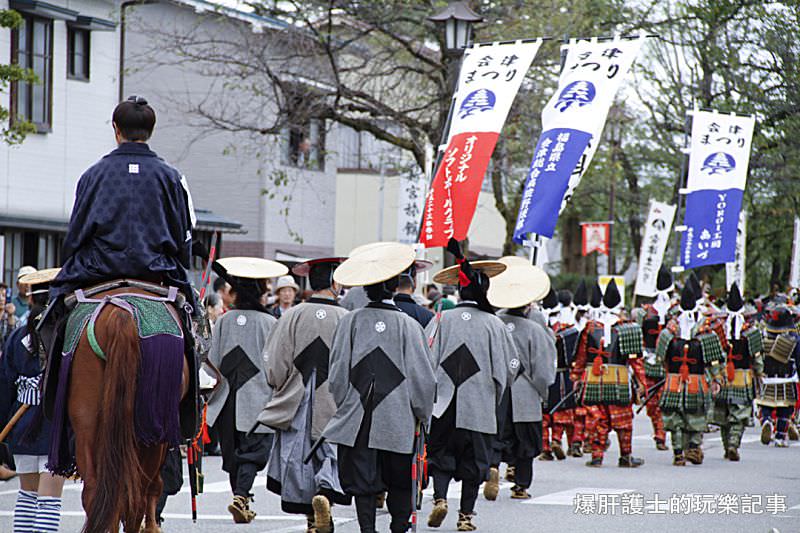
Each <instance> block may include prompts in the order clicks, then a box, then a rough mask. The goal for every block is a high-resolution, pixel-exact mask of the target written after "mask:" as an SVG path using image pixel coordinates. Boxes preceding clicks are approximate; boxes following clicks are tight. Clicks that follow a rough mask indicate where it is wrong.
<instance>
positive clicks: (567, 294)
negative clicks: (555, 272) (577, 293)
mask: <svg viewBox="0 0 800 533" xmlns="http://www.w3.org/2000/svg"><path fill="white" fill-rule="evenodd" d="M558 301H559V303H561V305H563V306H564V307H567V306H569V305H572V291H569V290H567V289H561V290H560V291H558Z"/></svg>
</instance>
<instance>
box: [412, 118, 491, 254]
mask: <svg viewBox="0 0 800 533" xmlns="http://www.w3.org/2000/svg"><path fill="white" fill-rule="evenodd" d="M498 137H499V134H498V133H488V132H472V133H461V134H459V135H456V136H455V137H453V138H452V139H451V141H450V144H449V146H448V147H447V150H445V152H444V156H443V157H442V163H441V165H439V171H438V172H437V173H436V176H435V177H434V179H433V185H432V186H431V189H430V191H429V192H428V197H427V198H426V205H425V221H424V223H423V227H422V235H421V236H420V241H421V242H423V243H425V247H426V248H431V247H434V246H446V245H447V241H448V240H450V238H451V237H454V238H455V239H456V240H459V241H463V240H464V239H466V238H467V232H468V231H469V226H470V224H471V223H472V216H473V214H474V213H475V206H476V205H477V204H478V196H479V195H480V193H481V185H482V184H483V175H484V174H485V173H486V168H487V167H488V166H489V160H490V159H491V157H492V152H493V151H494V147H495V145H496V144H497V139H498Z"/></svg>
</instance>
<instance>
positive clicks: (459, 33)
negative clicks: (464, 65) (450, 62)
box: [428, 0, 483, 55]
mask: <svg viewBox="0 0 800 533" xmlns="http://www.w3.org/2000/svg"><path fill="white" fill-rule="evenodd" d="M428 20H432V21H433V22H436V23H443V24H444V45H445V51H446V52H447V53H449V54H453V55H458V54H461V53H462V52H463V50H464V48H466V47H467V45H468V44H469V42H470V41H471V40H472V25H473V24H474V23H475V22H481V21H483V17H481V16H480V15H478V14H477V13H475V12H474V11H473V10H471V9H470V8H469V6H468V5H467V4H466V2H462V1H461V0H451V1H450V3H449V4H447V7H445V8H444V9H442V10H441V11H440V12H438V13H436V14H435V15H431V16H430V17H428Z"/></svg>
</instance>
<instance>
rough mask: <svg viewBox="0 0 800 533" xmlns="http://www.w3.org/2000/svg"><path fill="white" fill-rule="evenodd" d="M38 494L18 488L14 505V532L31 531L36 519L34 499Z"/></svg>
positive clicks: (29, 532)
mask: <svg viewBox="0 0 800 533" xmlns="http://www.w3.org/2000/svg"><path fill="white" fill-rule="evenodd" d="M38 496H39V495H38V494H36V493H35V492H28V491H27V490H20V491H19V493H18V494H17V504H16V505H15V506H14V533H32V532H33V522H34V520H35V519H36V499H37V498H38Z"/></svg>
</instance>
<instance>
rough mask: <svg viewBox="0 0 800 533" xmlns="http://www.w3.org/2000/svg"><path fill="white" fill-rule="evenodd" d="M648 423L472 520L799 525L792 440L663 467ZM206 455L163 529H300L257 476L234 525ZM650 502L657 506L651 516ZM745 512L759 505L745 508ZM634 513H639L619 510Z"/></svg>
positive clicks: (550, 469)
mask: <svg viewBox="0 0 800 533" xmlns="http://www.w3.org/2000/svg"><path fill="white" fill-rule="evenodd" d="M649 427H650V424H649V420H648V419H647V418H646V417H643V416H641V417H638V418H637V420H636V424H635V434H636V435H635V437H634V453H635V454H636V455H639V456H642V457H644V459H645V461H646V464H645V465H644V466H643V467H641V468H638V469H635V470H629V469H621V468H617V467H616V460H617V456H618V452H617V446H616V444H614V445H612V447H611V449H610V450H609V453H608V455H607V458H606V466H604V467H603V468H602V469H590V468H587V467H585V466H584V461H583V460H580V459H572V458H568V459H566V460H565V461H560V462H555V461H554V462H541V461H537V462H536V467H535V470H536V474H535V477H536V479H535V481H534V486H533V488H532V490H531V493H532V495H533V499H532V500H530V501H526V502H519V501H513V500H510V499H509V490H508V489H509V484H505V485H504V486H503V487H502V490H501V493H500V497H499V498H498V500H497V501H495V502H487V501H486V500H484V499H483V497H482V496H481V497H480V499H479V500H478V505H477V509H476V510H477V512H478V516H477V517H476V520H475V522H476V524H477V525H478V527H479V530H480V531H486V532H500V533H528V532H542V533H547V532H554V533H555V532H558V533H565V532H574V531H613V532H614V533H627V532H631V533H633V532H635V533H644V532H652V531H659V530H662V531H664V532H680V533H689V532H702V533H713V532H726V533H727V532H733V531H736V532H738V531H746V532H748V533H749V532H752V533H761V532H764V533H766V532H769V531H771V528H775V529H776V530H777V531H779V532H781V533H788V532H792V533H796V532H800V443H794V446H792V447H790V448H788V449H777V448H773V447H769V448H768V447H765V446H763V445H762V444H761V443H759V442H758V435H757V434H756V431H755V430H754V429H750V430H749V431H748V432H747V434H746V435H745V438H744V440H745V443H744V444H743V447H742V450H741V454H742V461H741V462H740V463H738V464H735V463H730V462H728V461H724V460H723V459H722V449H721V444H720V440H719V433H712V434H708V435H706V444H705V450H706V462H705V463H704V464H703V465H702V466H692V465H689V466H686V467H683V468H676V467H673V466H671V465H670V461H671V453H670V452H659V451H657V450H656V449H655V447H654V446H653V444H652V441H651V440H650V438H649V436H648V431H649ZM612 436H613V435H612ZM207 461H208V463H207V466H206V487H205V488H206V490H205V494H203V495H202V496H200V498H199V501H198V505H199V510H200V520H199V521H198V522H197V524H192V522H191V519H190V516H189V495H188V491H186V490H184V492H182V493H181V494H179V495H177V496H175V497H173V498H170V500H169V502H168V505H167V509H166V513H165V516H166V522H165V524H164V531H165V532H166V533H181V532H197V533H205V532H208V533H222V532H229V531H230V532H237V533H262V532H263V533H267V532H270V533H289V532H303V531H305V519H304V518H303V517H297V516H291V515H286V514H283V513H281V511H280V506H279V502H278V499H277V497H275V496H274V495H272V494H271V493H267V491H266V489H265V488H264V485H265V478H263V477H260V478H259V479H258V480H257V481H256V486H255V490H254V492H255V493H256V501H255V503H254V509H255V510H256V512H257V513H258V518H257V519H256V521H255V522H254V523H252V524H249V525H234V524H233V523H232V520H231V518H230V515H229V514H228V513H227V511H226V507H227V505H228V503H229V501H230V494H229V492H228V490H229V488H228V484H227V481H226V479H227V477H226V476H225V474H224V473H223V472H222V471H221V470H220V469H219V465H220V461H219V459H218V458H210V459H208V460H207ZM187 485H188V483H187ZM16 488H17V483H16V481H9V482H6V483H0V532H5V531H9V532H10V531H11V512H12V509H13V507H14V498H15V493H16ZM458 494H459V485H458V484H454V485H453V487H452V488H451V491H450V494H449V497H450V499H451V501H450V509H452V510H455V509H457V508H458ZM576 494H577V495H579V496H578V499H579V500H581V502H583V505H582V509H581V510H580V512H577V511H576V507H575V500H576ZM673 494H677V495H678V497H676V498H675V499H674V500H673V502H672V504H673V505H674V506H675V509H672V510H671V509H670V508H669V506H670V502H669V500H670V498H671V497H672V495H673ZM776 494H777V497H776V496H775V495H776ZM681 496H682V498H681ZM759 496H760V498H761V504H760V505H759V504H758V503H759V502H758V497H759ZM656 498H657V499H658V501H657V502H656V501H655V499H656ZM783 504H785V510H783V509H782V507H783ZM430 505H431V503H430V497H427V498H426V500H425V509H424V510H423V517H422V519H421V521H420V528H419V529H420V531H435V530H431V529H429V528H427V526H426V525H425V519H424V514H425V513H426V512H427V511H428V510H430ZM769 507H778V508H777V509H768V508H769ZM656 510H658V511H663V513H659V514H656V512H655V511H656ZM687 510H689V511H690V514H688V515H687V514H684V513H685V512H686V511H687ZM773 510H775V511H778V512H777V514H773V513H772V512H771V511H773ZM64 511H65V512H64V517H63V520H62V527H61V531H64V532H77V531H79V530H80V526H81V524H82V520H83V513H82V511H81V507H80V484H73V483H70V484H69V485H68V486H67V487H66V491H65V507H64ZM670 511H672V512H670ZM734 511H735V514H734ZM753 511H761V512H762V513H761V514H752V512H753ZM601 512H603V513H605V514H601ZM612 512H613V513H614V514H611V513H612ZM638 512H641V513H642V514H629V513H638ZM584 513H586V514H584ZM623 513H625V514H623ZM334 516H335V518H336V531H337V532H338V533H354V532H357V531H358V525H357V523H356V522H355V513H354V509H353V508H352V507H351V508H340V507H337V508H336V509H335V510H334ZM455 518H456V517H455V512H454V511H451V514H450V515H448V517H447V520H446V521H445V523H444V525H443V526H442V527H441V528H439V531H455ZM388 523H389V521H388V515H386V514H385V513H382V514H381V515H379V521H378V524H379V531H388V529H389V527H388Z"/></svg>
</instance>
